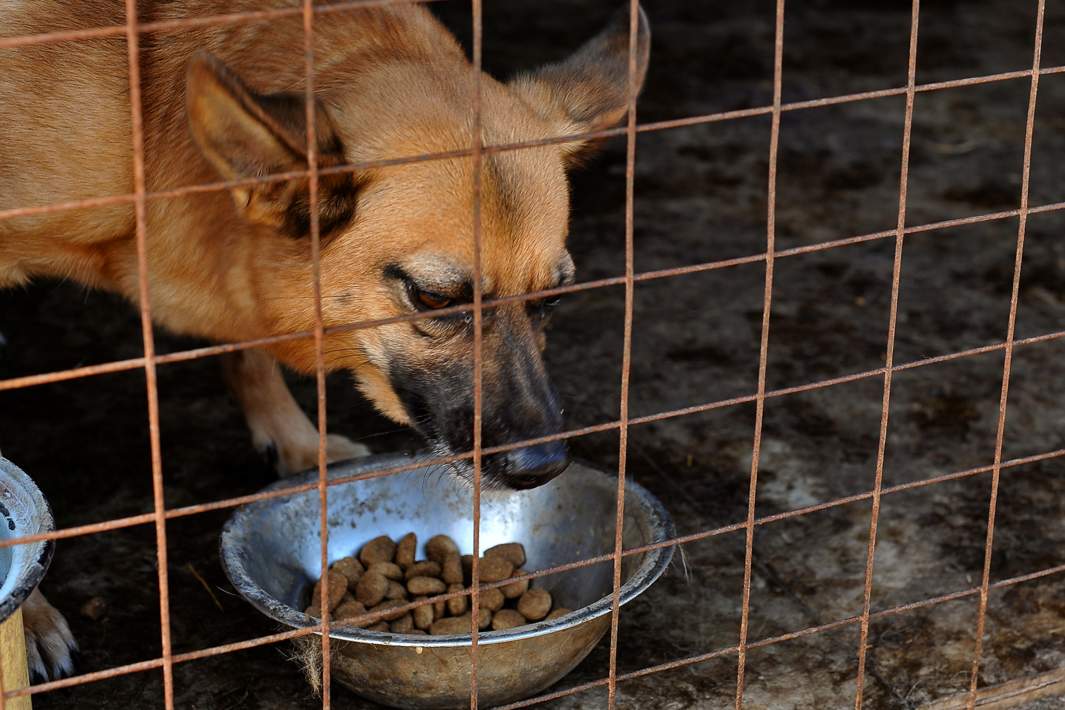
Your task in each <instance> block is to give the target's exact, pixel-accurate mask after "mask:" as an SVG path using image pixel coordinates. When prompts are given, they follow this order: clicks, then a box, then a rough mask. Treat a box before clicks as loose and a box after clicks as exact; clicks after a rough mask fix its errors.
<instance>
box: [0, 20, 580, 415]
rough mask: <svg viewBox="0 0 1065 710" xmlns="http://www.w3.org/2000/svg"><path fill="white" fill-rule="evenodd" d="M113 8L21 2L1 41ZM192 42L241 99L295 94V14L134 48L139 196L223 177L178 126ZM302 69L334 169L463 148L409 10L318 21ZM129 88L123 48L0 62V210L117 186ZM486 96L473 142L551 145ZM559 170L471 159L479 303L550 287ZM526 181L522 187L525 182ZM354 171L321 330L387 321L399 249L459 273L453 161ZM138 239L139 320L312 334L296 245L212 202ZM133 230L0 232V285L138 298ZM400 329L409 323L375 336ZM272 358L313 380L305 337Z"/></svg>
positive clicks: (527, 162)
mask: <svg viewBox="0 0 1065 710" xmlns="http://www.w3.org/2000/svg"><path fill="white" fill-rule="evenodd" d="M285 4H287V3H283V2H280V1H275V2H270V3H263V2H259V1H258V0H242V1H241V2H229V3H225V4H224V7H222V6H221V5H222V4H221V3H220V2H219V0H185V1H184V2H172V3H165V4H161V5H160V6H159V7H158V8H155V7H153V5H154V3H144V4H143V5H142V7H143V9H142V18H141V19H142V20H153V19H171V18H175V17H187V16H203V15H208V14H212V13H213V12H217V11H220V10H223V9H224V10H225V11H239V10H241V9H252V8H254V9H261V8H262V7H263V6H264V5H267V6H270V5H278V6H281V5H285ZM117 7H118V4H116V3H112V2H103V1H102V0H82V1H80V2H78V3H61V2H58V0H39V1H38V2H35V3H20V4H18V5H17V6H16V9H15V10H13V12H14V13H15V14H14V16H5V17H2V23H0V25H2V26H3V27H5V28H7V32H6V33H7V34H13V33H28V32H42V31H48V30H53V29H55V28H56V25H57V18H58V19H59V21H60V22H61V25H62V26H63V27H70V28H74V27H90V26H95V25H100V24H108V23H121V22H122V21H123V18H122V16H121V14H120V13H119V12H117V10H116V8H117ZM10 13H11V11H9V12H8V13H7V14H8V15H10ZM202 49H207V50H209V51H211V52H213V53H214V54H215V55H216V56H218V57H219V58H220V59H221V60H222V61H223V62H225V63H226V64H227V65H228V66H229V67H230V68H231V69H232V70H233V71H234V72H235V73H236V74H238V75H239V76H242V77H243V78H244V79H245V80H246V81H247V82H248V83H249V85H251V86H252V87H253V88H254V90H256V91H257V92H261V93H272V92H278V91H295V92H301V91H302V86H303V64H302V52H303V35H302V26H301V20H300V19H299V18H293V19H291V20H282V21H271V22H269V23H258V24H253V25H250V26H240V27H233V26H225V27H215V28H200V29H193V30H183V31H181V32H177V33H161V34H159V35H151V36H149V39H148V41H145V46H144V49H143V51H142V54H141V56H142V67H143V68H142V72H143V75H144V89H143V91H144V111H145V160H146V173H147V187H148V189H149V190H164V189H168V188H174V187H178V186H183V185H190V184H196V183H206V182H212V181H215V180H218V179H219V176H218V174H217V172H216V171H215V170H214V169H212V166H211V165H210V164H209V161H208V160H207V159H205V157H204V156H203V155H202V154H201V152H200V151H199V150H198V149H197V148H196V146H195V145H194V144H193V142H192V140H191V139H190V136H189V132H188V130H187V129H186V128H185V123H186V119H185V102H184V100H183V94H184V86H183V84H184V78H185V67H186V64H187V62H188V59H189V57H190V56H191V55H192V54H193V53H194V52H195V51H197V50H202ZM74 50H76V51H74ZM316 57H317V63H316V66H317V78H316V81H317V85H316V86H317V89H318V93H319V96H320V97H321V99H322V101H323V102H324V104H325V105H327V106H328V108H329V110H330V112H331V113H332V115H333V117H334V121H335V122H336V123H337V126H338V128H339V132H340V138H341V140H342V141H343V143H344V145H345V147H346V148H347V154H346V155H345V156H344V157H345V158H346V159H347V160H348V161H352V162H356V161H368V160H378V159H384V158H396V157H402V156H411V155H417V154H420V153H425V152H434V151H447V150H456V149H463V148H467V147H469V145H470V144H471V141H472V135H471V134H470V130H469V129H470V125H471V123H472V116H471V114H470V104H471V95H472V93H471V92H472V82H471V79H470V68H469V65H468V62H467V61H466V59H465V57H464V56H463V54H462V52H461V51H460V49H459V47H458V45H457V44H456V43H455V42H454V40H453V39H451V37H450V35H448V34H447V33H446V31H445V30H443V28H442V27H440V26H439V25H438V24H437V22H436V21H435V20H434V19H433V18H432V17H431V15H430V14H429V13H428V12H427V11H425V10H424V9H422V8H421V7H418V6H416V5H409V6H407V5H405V6H402V7H396V8H393V9H369V10H363V11H357V12H343V13H336V14H330V15H327V16H322V17H320V18H319V19H318V22H317V28H316ZM126 77H127V73H126V55H125V42H124V40H123V39H108V40H94V41H89V42H84V43H78V44H77V45H76V47H75V46H74V45H45V46H34V47H29V48H24V49H18V50H0V123H2V124H3V125H5V126H7V127H9V128H7V129H6V131H7V135H6V136H5V141H4V142H3V143H2V144H0V209H9V208H14V207H22V206H28V205H40V204H45V203H50V202H63V201H68V200H76V199H81V198H89V197H101V196H106V195H116V194H124V193H128V192H131V191H132V189H133V184H132V174H131V167H130V166H131V161H132V157H131V149H130V138H129V126H130V118H129V105H128V102H127V98H126V97H127V94H128V90H127V87H126V82H127V78H126ZM482 87H483V92H484V136H483V139H484V140H485V142H487V143H505V142H513V141H520V140H530V139H537V138H544V137H548V136H552V135H555V134H557V132H558V129H559V126H558V125H556V124H554V123H552V121H551V120H550V119H549V118H545V117H544V116H541V115H540V114H538V113H537V112H535V111H533V110H531V109H530V108H529V106H528V104H527V103H526V102H525V101H524V100H522V98H521V97H519V96H516V95H515V94H514V93H513V92H511V91H509V90H508V89H507V87H506V86H504V85H502V84H499V83H498V82H496V81H494V80H492V79H491V78H490V77H487V76H485V77H483V79H482ZM563 157H564V151H563V150H562V149H560V148H557V147H546V148H538V149H533V150H524V151H520V152H513V153H506V154H501V155H496V156H492V157H491V158H490V159H488V160H487V161H486V166H489V169H486V170H485V174H484V179H485V185H484V197H485V199H484V202H483V211H482V225H483V227H482V228H483V235H484V254H483V265H484V274H485V282H484V288H485V292H486V294H491V295H505V294H513V293H520V292H523V291H527V290H532V289H539V288H546V287H549V286H551V285H553V283H552V281H551V279H552V275H553V272H552V269H553V267H554V264H555V263H556V262H557V261H558V260H559V259H560V258H562V257H563V255H564V242H563V240H564V238H565V236H566V230H567V209H568V206H567V201H568V196H567V188H566V181H565V176H564V172H563V169H564V164H563ZM492 164H498V165H499V166H500V169H501V170H502V171H505V172H506V173H507V174H508V175H509V176H510V178H509V180H510V182H511V183H515V184H517V185H518V187H519V190H518V191H517V192H513V191H512V192H511V194H509V195H508V197H509V198H510V200H511V202H510V204H509V205H506V204H503V203H502V201H501V199H500V197H501V195H500V192H499V190H500V188H499V186H498V185H497V184H496V181H497V176H496V173H497V171H495V170H492V169H490V166H491V165H492ZM513 176H521V177H517V178H515V177H513ZM525 176H532V179H522V178H523V177H525ZM363 177H364V178H365V179H366V180H367V181H368V187H367V188H366V189H365V191H364V192H363V193H362V194H361V195H360V199H359V215H360V216H359V218H358V219H357V220H356V223H355V224H354V225H352V227H351V228H350V229H349V230H348V231H346V232H345V233H344V234H342V235H340V236H339V237H338V238H336V239H334V240H332V241H331V242H330V244H329V245H328V248H327V249H326V250H325V252H324V253H323V258H322V286H323V293H324V295H325V299H326V303H325V318H326V323H327V325H335V324H339V323H344V322H352V321H358V320H362V319H373V318H384V317H389V316H394V315H399V314H400V313H401V312H403V308H402V307H401V306H400V305H399V304H397V303H396V299H394V298H389V297H388V294H383V293H381V287H380V286H379V285H378V282H379V280H380V279H379V278H378V272H379V269H380V267H381V265H382V262H383V261H384V260H386V259H392V258H395V255H397V254H399V255H405V254H416V253H418V252H422V251H426V250H431V251H432V252H433V253H434V254H437V255H440V256H445V257H450V258H452V259H454V260H456V261H458V262H460V263H464V264H469V263H470V262H471V261H472V238H471V233H472V225H471V221H472V166H471V165H470V161H469V160H468V159H456V160H447V161H436V162H429V163H423V164H418V165H411V166H402V167H394V168H387V169H379V170H373V171H370V172H368V173H367V174H366V175H365V176H363ZM512 187H513V186H511V188H512ZM429 196H432V197H431V199H430V198H429ZM515 207H516V209H515ZM504 210H507V212H506V213H505V214H504ZM147 227H148V230H147V234H148V244H149V263H150V272H151V273H150V285H151V298H152V311H153V314H154V317H155V319H156V320H157V321H158V322H159V323H160V324H162V325H164V326H166V327H168V328H170V329H172V330H174V331H177V332H181V333H188V334H193V335H198V336H203V337H206V338H211V339H215V340H222V341H234V340H241V339H248V338H256V337H262V336H266V335H271V334H276V333H281V332H286V331H298V330H305V329H308V328H309V327H310V326H311V324H312V322H313V312H312V307H311V286H310V278H311V276H310V274H311V271H310V265H309V260H308V252H309V245H308V244H307V243H306V242H300V241H293V240H291V239H286V238H283V237H279V236H278V235H276V234H274V233H272V232H271V231H270V230H269V229H264V228H262V227H261V226H260V225H258V224H254V223H249V222H247V221H245V220H243V219H241V215H239V214H238V213H237V212H236V211H235V210H234V209H233V202H232V199H231V198H230V196H229V195H228V194H226V193H222V192H214V193H209V194H205V195H196V196H192V197H185V198H181V199H172V200H151V201H150V202H149V205H148V222H147ZM133 233H134V222H133V215H132V209H131V208H130V207H127V206H119V207H109V208H96V209H91V210H90V209H85V210H74V211H64V212H58V213H51V214H47V215H41V216H35V217H26V218H18V219H10V220H6V221H0V285H4V284H8V285H11V284H16V283H21V282H24V281H26V280H27V279H29V278H31V277H33V276H54V277H60V278H70V279H74V280H77V281H79V282H81V283H84V284H86V285H88V286H93V287H99V288H104V289H107V290H112V291H116V292H119V293H121V294H123V295H125V296H126V297H128V298H130V299H131V300H136V297H137V274H136V253H135V245H134V239H133ZM367 286H369V287H367ZM382 330H383V331H384V330H385V329H382ZM404 330H409V326H403V327H396V328H392V329H390V332H392V333H396V332H402V331H404ZM382 337H386V333H385V332H381V333H378V334H375V335H373V336H370V337H368V338H362V337H360V336H358V335H346V336H338V337H335V338H331V340H330V343H329V347H330V349H339V348H353V349H354V351H355V352H354V353H353V354H349V355H345V356H344V357H331V358H330V359H329V366H330V369H337V368H347V369H355V370H360V369H361V368H365V367H371V368H372V367H373V364H372V361H373V354H374V350H375V344H374V340H377V339H379V338H382ZM362 340H365V341H367V342H360V341H362ZM360 350H362V351H364V352H363V353H359V352H357V351H360ZM273 352H274V354H275V355H277V356H278V357H280V359H281V360H282V361H284V362H285V363H286V364H288V365H290V366H292V367H294V368H296V369H297V370H300V371H304V372H308V371H311V370H312V367H313V362H314V355H313V343H311V342H309V341H308V342H301V343H298V344H287V345H284V346H279V347H276V348H274V349H273ZM364 379H365V380H366V381H367V382H368V384H367V389H368V390H370V391H371V396H374V392H373V391H374V390H375V387H374V385H373V384H370V383H372V382H373V381H374V375H373V374H372V373H367V375H366V377H365V378H364ZM377 395H378V397H380V396H385V397H386V398H387V395H384V394H383V393H377ZM385 409H386V410H387V409H389V407H387V406H386V407H385Z"/></svg>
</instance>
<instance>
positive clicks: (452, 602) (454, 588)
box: [447, 584, 467, 616]
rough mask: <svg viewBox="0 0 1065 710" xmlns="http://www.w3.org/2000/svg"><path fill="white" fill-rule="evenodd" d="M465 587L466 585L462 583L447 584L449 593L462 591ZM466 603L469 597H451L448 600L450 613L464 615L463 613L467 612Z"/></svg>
mask: <svg viewBox="0 0 1065 710" xmlns="http://www.w3.org/2000/svg"><path fill="white" fill-rule="evenodd" d="M463 589H464V587H463V586H462V585H461V584H449V585H448V586H447V591H448V592H449V593H450V592H461V591H462V590H463ZM466 604H467V599H466V597H465V596H461V597H452V598H451V599H448V600H447V610H448V613H449V614H451V615H452V616H462V615H463V614H465V613H466Z"/></svg>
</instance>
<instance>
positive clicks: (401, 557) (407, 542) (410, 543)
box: [396, 532, 418, 567]
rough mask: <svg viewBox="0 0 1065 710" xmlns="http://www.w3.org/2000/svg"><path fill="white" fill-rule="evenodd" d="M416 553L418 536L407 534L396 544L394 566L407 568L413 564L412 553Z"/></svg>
mask: <svg viewBox="0 0 1065 710" xmlns="http://www.w3.org/2000/svg"><path fill="white" fill-rule="evenodd" d="M417 551H418V536H417V535H415V534H414V533H412V532H409V533H407V534H406V535H404V536H403V537H401V538H400V539H399V542H398V543H396V564H397V565H399V566H400V567H409V566H410V565H412V564H414V553H415V552H417Z"/></svg>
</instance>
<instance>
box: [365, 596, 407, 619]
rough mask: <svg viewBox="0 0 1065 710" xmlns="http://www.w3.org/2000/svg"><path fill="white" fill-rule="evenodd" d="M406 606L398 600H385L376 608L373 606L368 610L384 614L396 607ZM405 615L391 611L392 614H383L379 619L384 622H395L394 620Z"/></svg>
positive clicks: (403, 612)
mask: <svg viewBox="0 0 1065 710" xmlns="http://www.w3.org/2000/svg"><path fill="white" fill-rule="evenodd" d="M406 605H407V602H405V601H401V600H399V599H386V600H385V601H383V602H381V603H380V604H378V605H377V606H375V607H373V608H372V609H370V611H381V612H385V611H388V610H389V609H394V608H396V607H402V606H406ZM406 613H407V612H406V611H392V612H389V613H386V614H384V615H383V616H382V617H381V618H382V619H384V620H385V621H395V620H396V619H398V618H399V617H401V616H403V615H404V614H406Z"/></svg>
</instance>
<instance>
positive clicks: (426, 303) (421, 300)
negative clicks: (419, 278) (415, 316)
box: [414, 290, 454, 311]
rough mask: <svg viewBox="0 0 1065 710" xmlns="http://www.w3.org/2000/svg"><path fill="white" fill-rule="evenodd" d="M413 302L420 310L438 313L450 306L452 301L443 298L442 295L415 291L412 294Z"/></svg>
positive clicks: (446, 297)
mask: <svg viewBox="0 0 1065 710" xmlns="http://www.w3.org/2000/svg"><path fill="white" fill-rule="evenodd" d="M414 301H415V302H416V304H417V305H418V308H420V309H422V310H428V311H438V310H440V309H441V308H447V307H448V306H450V305H451V304H452V302H453V301H454V299H453V298H450V297H448V296H445V295H444V294H442V293H433V292H432V291H421V290H416V291H415V292H414Z"/></svg>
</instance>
